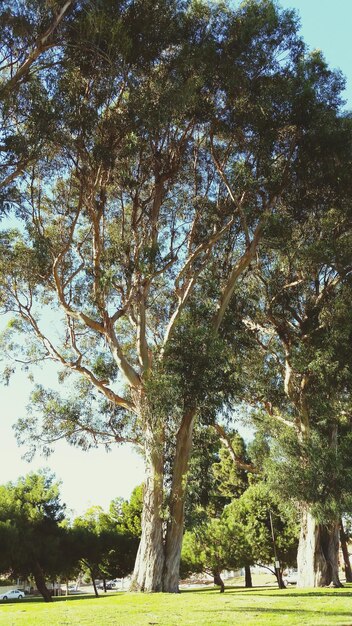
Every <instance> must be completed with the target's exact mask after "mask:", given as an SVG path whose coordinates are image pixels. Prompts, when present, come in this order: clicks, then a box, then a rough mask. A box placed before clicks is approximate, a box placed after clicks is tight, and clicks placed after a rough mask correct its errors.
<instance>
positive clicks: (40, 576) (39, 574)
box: [33, 562, 53, 602]
mask: <svg viewBox="0 0 352 626" xmlns="http://www.w3.org/2000/svg"><path fill="white" fill-rule="evenodd" d="M33 576H34V580H35V584H36V586H37V589H38V591H39V593H41V595H42V596H43V598H44V601H45V602H52V601H53V598H52V595H51V593H50V591H49V589H48V588H47V586H46V583H45V576H44V573H43V570H42V568H41V566H40V565H39V563H38V562H35V563H34V565H33Z"/></svg>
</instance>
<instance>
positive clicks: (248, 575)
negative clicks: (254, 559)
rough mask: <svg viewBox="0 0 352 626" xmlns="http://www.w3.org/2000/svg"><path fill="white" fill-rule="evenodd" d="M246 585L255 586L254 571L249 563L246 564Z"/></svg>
mask: <svg viewBox="0 0 352 626" xmlns="http://www.w3.org/2000/svg"><path fill="white" fill-rule="evenodd" d="M244 586H245V587H249V588H252V587H253V582H252V573H251V568H250V566H249V565H245V566H244Z"/></svg>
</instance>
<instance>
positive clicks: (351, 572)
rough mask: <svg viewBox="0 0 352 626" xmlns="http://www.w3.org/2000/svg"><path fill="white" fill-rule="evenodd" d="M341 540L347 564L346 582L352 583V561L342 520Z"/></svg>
mask: <svg viewBox="0 0 352 626" xmlns="http://www.w3.org/2000/svg"><path fill="white" fill-rule="evenodd" d="M340 541H341V550H342V555H343V560H344V564H345V577H346V583H352V569H351V563H350V555H349V554H348V545H347V537H346V533H345V529H344V527H343V523H342V520H340Z"/></svg>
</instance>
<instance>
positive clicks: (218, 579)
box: [213, 570, 225, 593]
mask: <svg viewBox="0 0 352 626" xmlns="http://www.w3.org/2000/svg"><path fill="white" fill-rule="evenodd" d="M213 576H214V585H217V586H218V587H220V593H224V591H225V585H224V581H223V579H222V578H221V572H220V571H219V570H214V572H213Z"/></svg>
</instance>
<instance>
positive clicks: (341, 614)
mask: <svg viewBox="0 0 352 626" xmlns="http://www.w3.org/2000/svg"><path fill="white" fill-rule="evenodd" d="M225 612H228V613H230V612H231V613H270V614H275V615H291V614H296V615H297V617H298V616H303V614H304V615H305V616H307V617H308V616H309V615H315V616H316V617H323V616H324V615H329V616H333V617H339V618H340V617H341V618H343V617H349V618H351V611H334V612H331V613H330V612H329V613H327V612H326V611H314V610H311V609H301V608H296V609H287V608H284V607H283V608H282V609H279V608H273V607H268V608H265V607H260V606H255V607H254V606H253V607H252V606H243V607H241V606H231V607H224V606H221V607H219V608H216V609H209V608H207V613H209V614H215V613H219V614H220V615H221V613H225ZM192 613H204V609H193V611H192ZM214 624H216V621H214ZM351 626H352V625H351Z"/></svg>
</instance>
